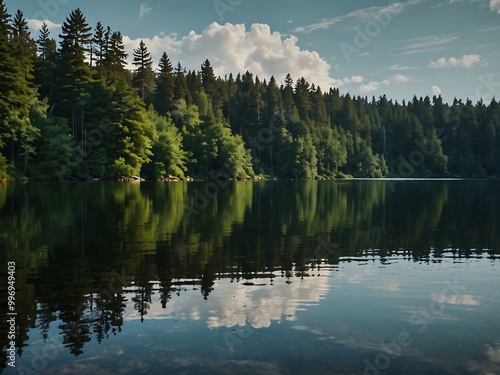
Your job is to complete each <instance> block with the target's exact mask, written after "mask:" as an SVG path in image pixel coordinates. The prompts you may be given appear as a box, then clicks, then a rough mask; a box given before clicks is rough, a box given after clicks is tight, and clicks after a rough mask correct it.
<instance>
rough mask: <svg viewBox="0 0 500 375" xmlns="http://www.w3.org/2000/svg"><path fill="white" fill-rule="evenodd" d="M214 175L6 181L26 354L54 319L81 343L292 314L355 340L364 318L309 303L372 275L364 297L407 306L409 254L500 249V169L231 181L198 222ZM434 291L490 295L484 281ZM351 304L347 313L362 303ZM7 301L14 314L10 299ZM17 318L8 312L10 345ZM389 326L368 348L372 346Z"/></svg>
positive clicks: (433, 256) (68, 343) (4, 257)
mask: <svg viewBox="0 0 500 375" xmlns="http://www.w3.org/2000/svg"><path fill="white" fill-rule="evenodd" d="M203 186H204V185H203V184H200V183H192V184H185V183H165V184H160V183H144V184H118V183H106V184H103V183H98V184H48V183H28V184H26V185H13V184H0V245H1V249H2V251H1V252H0V261H1V264H6V263H7V262H8V261H15V262H16V265H17V270H16V288H17V291H18V292H17V297H16V311H17V312H18V316H17V324H18V337H17V342H16V344H17V347H18V354H19V355H21V354H22V353H23V352H24V351H25V350H26V346H29V345H33V343H34V342H36V340H37V339H40V338H42V339H48V338H49V337H50V335H51V333H52V335H54V333H55V334H56V336H55V337H60V339H59V340H60V341H62V343H63V345H64V347H65V350H66V351H67V352H68V353H71V355H74V356H78V355H80V354H84V353H85V352H86V350H87V349H86V347H87V346H88V345H90V344H91V343H94V342H96V343H103V341H105V340H106V339H110V338H111V337H113V336H114V335H123V334H124V333H123V330H124V327H125V326H126V325H127V324H133V322H136V321H137V322H148V321H154V320H169V321H178V322H179V321H186V322H188V321H189V322H192V321H198V322H202V323H203V324H204V325H205V328H208V329H213V330H217V329H222V328H231V327H235V326H247V325H248V326H250V327H253V328H255V329H260V328H269V329H275V328H273V327H272V326H273V323H281V322H288V324H290V326H289V327H290V328H295V330H296V331H303V330H306V331H308V332H313V334H316V335H319V336H320V338H321V339H322V340H330V338H332V337H334V338H336V342H337V343H341V344H343V345H347V346H348V347H349V345H351V347H352V348H354V347H355V345H354V344H352V343H353V342H357V341H356V340H357V339H356V337H357V336H356V335H355V334H354V333H353V329H352V327H348V326H344V329H345V330H344V331H342V326H341V325H339V326H338V327H336V328H335V329H332V327H331V326H330V325H327V324H326V323H325V324H323V323H321V322H319V323H318V322H316V324H315V325H314V327H308V325H307V324H303V322H301V323H300V324H295V323H294V322H295V321H297V320H298V316H299V315H300V314H301V312H302V311H305V310H308V309H310V307H311V306H318V305H320V304H321V305H323V306H333V305H332V303H333V302H331V301H330V299H331V298H330V297H331V296H332V295H336V293H337V291H336V288H344V286H345V287H346V288H347V289H346V290H348V289H349V285H356V284H359V285H360V287H361V288H362V289H359V287H357V288H358V289H356V290H357V293H358V296H357V297H360V295H359V293H361V295H362V293H363V292H362V290H364V291H365V292H366V294H365V295H362V296H363V297H364V298H365V303H366V299H368V298H369V296H370V293H375V292H374V291H376V293H392V295H395V296H396V297H395V299H397V302H396V301H395V305H400V307H401V306H403V305H404V302H403V301H404V299H405V298H407V296H408V294H411V295H412V296H416V295H418V294H419V293H421V292H420V291H419V289H418V288H415V287H412V286H411V285H408V280H402V279H401V273H397V272H396V274H394V272H395V271H394V270H395V269H398V268H397V267H396V266H395V265H397V264H401V262H406V263H409V264H411V262H416V264H429V265H432V264H436V265H439V264H441V263H446V264H447V267H452V266H451V265H457V266H458V267H460V266H461V264H460V263H459V262H461V261H463V260H467V259H474V258H475V257H478V258H481V259H483V260H484V259H485V258H489V259H490V261H491V262H492V264H496V262H498V261H497V260H496V259H498V249H499V248H500V232H499V231H498V230H497V226H498V225H497V222H498V220H497V218H498V215H499V214H500V210H499V206H498V202H499V194H500V190H499V189H498V187H499V186H498V183H495V182H484V181H412V182H400V183H399V184H398V186H397V188H396V189H392V185H391V184H389V183H387V182H384V181H339V182H274V183H272V182H259V183H254V182H241V183H231V184H229V186H228V187H227V188H225V189H222V190H221V191H220V193H219V194H218V195H217V196H216V197H215V198H213V199H208V204H207V205H206V207H204V208H203V209H201V210H198V211H199V212H197V213H196V214H195V215H191V216H190V217H189V220H186V217H185V212H186V208H189V207H193V206H194V205H195V204H196V199H198V198H197V194H196V190H198V191H203ZM345 265H351V266H353V267H354V266H355V267H356V268H355V271H354V272H348V273H347V272H344V273H342V282H340V281H338V280H336V279H335V274H336V273H337V272H339V270H341V268H342V267H344V266H345ZM381 267H383V269H386V270H387V271H386V272H385V273H384V271H380V269H381ZM429 269H432V267H429ZM2 272H4V271H2ZM381 272H382V273H381ZM381 274H383V275H385V276H384V277H382V278H381V277H380V275H381ZM403 276H404V275H403ZM2 278H5V277H4V274H2ZM332 279H334V280H335V281H332ZM370 280H371V281H370ZM497 281H498V280H497ZM413 282H415V283H417V284H418V283H419V282H421V279H419V278H418V277H415V279H414V280H413ZM492 282H493V280H492ZM4 285H5V284H4V283H2V284H1V287H2V288H3V287H4ZM0 292H1V293H2V295H5V288H4V289H3V290H1V291H0ZM389 295H390V294H387V296H389ZM328 296H330V297H328ZM426 296H428V295H426ZM336 298H337V297H336ZM342 298H344V297H342ZM413 298H416V297H413ZM422 298H423V297H422ZM431 298H432V299H434V300H435V301H437V302H438V303H443V304H446V305H447V306H460V307H468V308H474V307H479V306H480V304H481V300H480V299H479V297H477V296H476V295H474V294H462V295H460V296H448V297H446V298H443V297H442V296H441V295H440V294H439V293H437V294H436V293H434V294H432V293H431ZM345 302H346V303H347V306H349V308H350V310H349V311H351V310H355V309H356V308H362V307H363V306H362V305H361V304H360V303H359V302H357V301H356V300H346V301H345ZM332 308H333V307H332ZM374 310H375V311H376V308H374ZM398 311H399V314H401V312H403V313H407V311H406V310H405V308H404V306H403V307H401V308H400V310H398ZM0 313H1V314H3V316H6V313H7V311H6V306H5V305H4V304H2V305H1V306H0ZM380 313H381V314H384V313H386V311H380ZM403 315H404V314H403ZM343 319H346V320H347V321H349V320H348V318H347V317H343ZM398 319H400V320H404V319H406V320H407V316H400V317H399V318H398ZM340 321H343V320H342V319H341V320H340ZM340 321H339V322H340ZM375 321H376V319H375ZM294 324H295V325H294ZM383 324H389V323H388V322H385V323H383ZM37 331H38V332H37ZM6 332H7V325H6V323H5V322H1V323H0V342H1V345H2V347H3V348H5V347H6V344H7V340H6V337H7V335H6ZM364 332H365V333H366V330H365V331H364ZM378 339H379V337H375V338H371V339H369V340H368V341H367V340H363V343H364V344H363V345H361V346H358V347H357V349H356V350H375V349H374V348H376V347H377V345H378ZM353 340H354V341H353ZM367 342H370V343H371V344H367ZM495 345H496V346H495ZM498 347H499V346H498V343H497V344H493V343H491V344H490V346H488V347H487V349H485V350H484V353H483V354H484V355H485V356H487V357H488V358H489V363H498V362H499V361H498V350H499V349H498ZM0 364H1V365H2V367H5V366H6V357H5V355H3V357H2V359H1V363H0ZM470 366H472V367H473V366H476V367H477V366H479V365H478V364H477V363H476V364H471V365H470ZM478 368H479V367H478Z"/></svg>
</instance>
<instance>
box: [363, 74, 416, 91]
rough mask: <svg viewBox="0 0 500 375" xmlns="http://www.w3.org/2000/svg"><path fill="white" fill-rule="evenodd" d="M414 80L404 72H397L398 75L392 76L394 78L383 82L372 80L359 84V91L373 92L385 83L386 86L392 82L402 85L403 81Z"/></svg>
mask: <svg viewBox="0 0 500 375" xmlns="http://www.w3.org/2000/svg"><path fill="white" fill-rule="evenodd" d="M412 80H413V79H412V78H411V77H409V76H405V75H403V74H396V75H394V76H392V78H388V79H384V80H383V81H381V82H378V81H371V82H369V83H367V84H362V85H360V86H359V91H360V92H362V93H367V92H373V91H376V90H378V89H379V88H380V86H382V85H385V86H389V85H392V84H395V85H400V84H402V83H407V82H411V81H412Z"/></svg>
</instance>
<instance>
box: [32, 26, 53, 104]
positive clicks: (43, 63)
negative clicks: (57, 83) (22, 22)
mask: <svg viewBox="0 0 500 375" xmlns="http://www.w3.org/2000/svg"><path fill="white" fill-rule="evenodd" d="M36 44H37V48H38V58H37V59H36V61H35V84H36V85H37V86H38V87H39V88H38V91H39V93H40V96H41V97H42V98H48V99H49V100H50V101H51V100H52V88H53V85H54V70H55V67H56V49H57V47H56V41H55V40H54V39H52V38H50V31H49V28H48V26H47V24H46V23H45V22H44V23H43V24H42V27H41V29H40V35H39V37H38V39H37V41H36Z"/></svg>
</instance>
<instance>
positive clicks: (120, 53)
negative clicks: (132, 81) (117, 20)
mask: <svg viewBox="0 0 500 375" xmlns="http://www.w3.org/2000/svg"><path fill="white" fill-rule="evenodd" d="M107 34H108V32H106V35H107ZM107 39H108V38H107ZM127 56H128V55H127V53H126V52H125V45H124V43H123V36H122V34H121V33H120V32H119V31H114V32H112V33H111V36H109V41H108V45H107V49H106V56H105V60H104V64H105V70H106V76H107V79H108V80H109V81H111V82H112V81H113V80H115V79H116V78H117V77H126V78H127V79H128V77H129V75H130V74H129V72H128V70H126V68H125V67H126V65H127Z"/></svg>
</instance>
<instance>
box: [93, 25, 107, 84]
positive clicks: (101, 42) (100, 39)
mask: <svg viewBox="0 0 500 375" xmlns="http://www.w3.org/2000/svg"><path fill="white" fill-rule="evenodd" d="M92 43H93V47H92V48H93V55H94V59H95V66H96V68H97V70H98V72H99V77H100V78H101V79H104V59H105V58H106V53H107V49H108V40H107V39H106V30H105V29H104V26H102V23H101V22H97V25H96V27H95V30H94V36H93V37H92Z"/></svg>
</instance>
